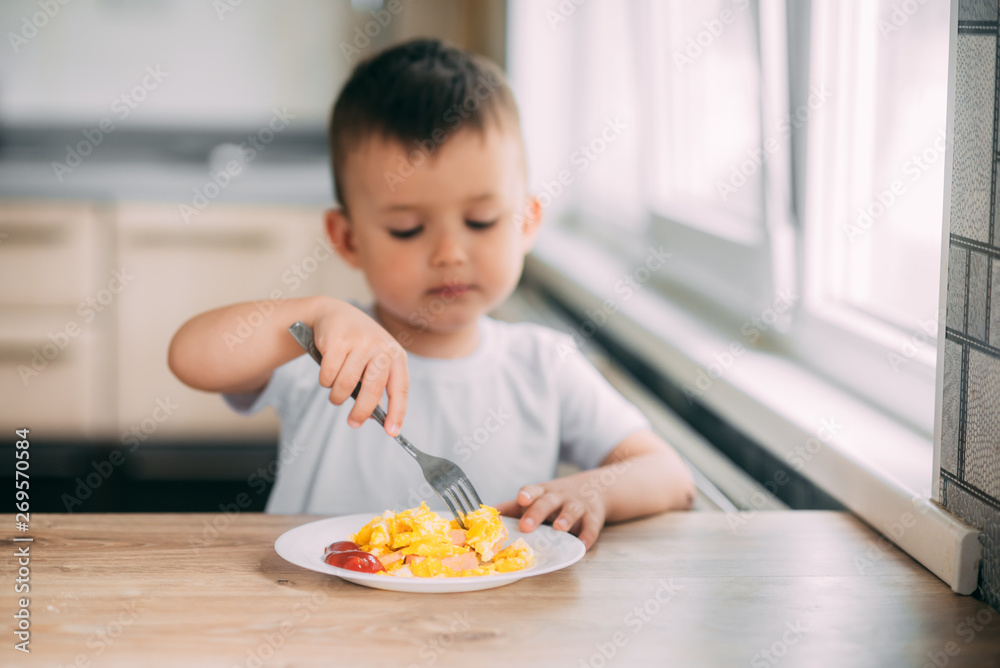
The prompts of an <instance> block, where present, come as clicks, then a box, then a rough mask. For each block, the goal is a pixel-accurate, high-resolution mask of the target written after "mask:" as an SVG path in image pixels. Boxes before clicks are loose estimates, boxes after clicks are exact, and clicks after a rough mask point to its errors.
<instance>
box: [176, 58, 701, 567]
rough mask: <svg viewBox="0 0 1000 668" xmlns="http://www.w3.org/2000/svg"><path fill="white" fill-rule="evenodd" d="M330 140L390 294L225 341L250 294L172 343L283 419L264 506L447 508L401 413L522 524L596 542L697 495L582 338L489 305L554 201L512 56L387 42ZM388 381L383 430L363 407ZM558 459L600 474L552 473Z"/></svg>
mask: <svg viewBox="0 0 1000 668" xmlns="http://www.w3.org/2000/svg"><path fill="white" fill-rule="evenodd" d="M330 150H331V157H332V161H333V173H334V189H335V194H336V197H337V200H338V201H339V203H340V208H339V209H333V210H331V211H328V212H327V214H326V230H327V233H328V235H329V238H330V241H331V243H332V244H333V246H334V247H335V248H336V249H337V252H338V253H339V255H340V257H342V258H343V259H344V261H346V262H347V263H348V264H350V265H351V266H353V267H356V268H359V269H361V270H362V271H363V272H364V274H365V277H366V279H367V281H368V284H369V285H370V287H371V290H372V292H373V293H374V295H375V301H374V303H373V304H370V305H358V304H352V303H348V302H345V301H341V300H337V299H333V298H330V297H325V296H317V297H305V298H301V299H286V300H283V301H280V302H278V303H277V304H276V305H275V309H274V311H273V313H272V314H271V316H270V317H269V318H268V319H267V320H266V321H265V322H264V323H263V324H261V325H260V326H259V327H257V328H256V329H255V330H254V332H253V334H252V335H251V336H250V338H249V339H247V340H246V341H245V342H244V343H243V344H242V345H241V346H239V347H237V348H235V349H234V350H229V349H228V348H227V346H226V344H225V341H224V335H225V333H226V332H231V331H233V330H234V329H235V327H236V326H237V323H238V322H239V321H240V320H241V319H242V318H244V317H246V316H247V315H249V313H250V312H251V310H253V309H254V308H255V306H254V305H253V304H251V303H244V304H235V305H232V306H227V307H224V308H220V309H217V310H214V311H209V312H207V313H203V314H201V315H199V316H197V317H195V318H193V319H191V320H190V321H188V322H187V323H185V324H184V326H183V327H181V329H180V330H179V331H178V332H177V333H176V335H175V336H174V339H173V341H172V342H171V345H170V354H169V362H170V368H171V370H172V371H173V372H174V373H175V374H176V375H177V377H178V378H180V379H181V380H182V381H183V382H184V383H186V384H188V385H190V386H191V387H194V388H197V389H201V390H207V391H211V392H220V393H222V394H223V396H224V398H225V399H226V401H227V402H228V403H229V404H230V405H231V406H232V407H233V408H234V409H235V410H237V411H240V412H244V413H255V412H257V411H259V410H260V409H262V408H263V407H264V406H267V405H271V406H274V408H275V410H277V412H278V415H279V416H280V417H281V438H280V448H279V470H278V475H277V479H276V482H275V485H274V488H273V490H272V492H271V496H270V498H269V499H268V503H267V511H268V512H276V513H318V514H347V513H355V512H380V511H382V510H385V509H389V508H394V509H396V510H401V509H403V508H405V507H411V506H414V505H418V504H419V501H420V499H421V498H424V499H427V500H428V501H430V502H431V505H432V506H435V505H436V506H438V507H441V508H443V505H442V504H440V503H434V501H435V500H436V497H435V496H434V494H433V492H432V491H431V489H430V488H429V486H427V485H426V483H424V481H423V479H422V476H421V474H420V469H419V467H418V466H417V465H416V463H415V462H414V461H413V460H412V458H411V457H410V456H409V455H408V454H407V453H406V452H404V451H403V449H402V448H400V447H399V446H398V445H397V444H396V443H394V442H393V441H392V439H391V438H389V437H387V436H386V434H388V435H389V436H395V435H396V434H398V433H399V432H400V428H401V426H402V424H403V417H404V415H405V416H406V432H405V433H406V436H407V438H409V439H410V440H412V441H413V443H414V444H415V445H416V446H417V447H419V448H421V449H423V450H424V451H425V452H427V453H429V454H433V455H438V456H441V457H446V458H448V459H451V460H453V461H456V462H457V463H458V464H459V465H460V466H461V467H462V468H463V470H464V471H465V472H466V473H467V474H468V476H469V478H470V479H471V480H472V483H473V484H474V485H475V486H476V489H477V490H478V492H479V495H480V496H481V497H482V499H483V502H484V503H486V504H489V505H493V506H496V507H497V508H499V509H500V511H501V512H502V513H504V514H506V515H510V516H514V517H520V518H521V519H520V528H521V530H523V531H532V530H534V529H535V528H536V527H537V526H538V525H539V524H540V523H541V522H544V521H546V520H554V523H553V527H554V528H555V529H557V530H563V531H572V532H573V533H575V534H578V535H579V537H580V539H581V540H582V541H583V542H584V544H585V545H586V546H587V548H588V549H589V548H590V547H591V546H592V545H593V544H594V541H595V540H596V539H597V536H598V534H599V533H600V531H601V528H602V527H603V526H604V523H605V522H615V521H621V520H627V519H631V518H634V517H639V516H642V515H648V514H651V513H657V512H660V511H665V510H670V509H685V508H689V507H690V505H691V503H692V500H693V498H694V485H693V483H692V480H691V476H690V473H689V472H688V470H687V468H686V467H685V466H684V464H683V462H682V461H681V459H680V458H679V457H678V455H677V454H676V453H675V452H674V450H673V449H672V448H670V446H668V445H667V444H666V443H664V442H663V441H662V440H661V439H660V438H659V437H657V436H656V435H655V434H654V433H653V432H652V431H651V430H650V428H649V422H648V421H647V419H646V418H645V416H643V414H642V413H641V412H639V410H638V409H637V408H636V407H635V406H633V405H632V404H630V403H629V402H628V401H626V400H625V399H624V398H623V397H622V396H621V395H620V394H619V393H618V392H617V391H615V390H614V388H612V387H611V386H610V385H609V384H608V382H607V381H606V380H605V379H604V378H603V377H602V376H601V375H600V374H599V373H598V372H597V370H596V369H594V368H593V366H592V365H590V363H589V362H588V361H587V360H586V358H584V357H583V356H582V355H581V354H579V353H570V354H567V353H566V351H567V350H569V349H570V348H569V347H572V346H573V343H572V339H571V338H570V337H568V336H566V335H564V334H561V333H557V332H555V331H553V330H550V329H548V328H545V327H542V326H539V325H536V324H531V323H516V324H512V323H506V322H502V321H497V320H494V319H492V318H490V317H488V316H487V315H486V314H487V313H489V312H490V311H491V310H492V309H494V308H495V307H496V306H498V305H499V304H500V303H501V302H503V301H504V300H505V299H506V298H507V297H508V296H509V295H510V294H511V292H513V290H514V288H515V286H516V284H517V282H518V278H519V277H520V275H521V271H522V268H523V263H524V256H525V255H526V254H527V253H528V251H529V250H530V248H531V246H532V244H533V242H534V240H535V236H536V233H537V231H538V226H539V224H540V223H541V213H542V212H541V207H540V204H539V202H538V200H537V199H535V198H533V197H531V196H529V195H528V193H527V190H526V187H527V186H526V182H527V176H526V170H525V154H524V147H523V144H522V139H521V131H520V119H519V116H518V111H517V106H516V103H515V101H514V98H513V95H512V93H511V91H510V89H509V88H508V86H507V84H506V82H505V80H504V77H503V74H502V72H501V71H500V70H499V68H497V67H496V66H495V65H493V64H492V63H490V62H489V61H487V60H485V59H483V58H481V57H479V56H475V55H472V54H468V53H465V52H463V51H460V50H457V49H454V48H451V47H448V46H445V45H443V44H441V43H440V42H438V41H435V40H416V41H412V42H408V43H405V44H402V45H400V46H397V47H395V48H392V49H389V50H388V51H385V52H383V53H381V54H378V55H376V56H375V57H373V58H372V59H370V60H368V61H366V62H362V63H360V64H359V65H358V66H357V68H356V69H355V71H354V73H353V74H352V76H351V78H350V80H349V81H348V82H347V84H346V85H345V86H344V89H343V90H342V91H341V93H340V96H339V98H338V99H337V102H336V104H335V105H334V109H333V114H332V118H331V123H330ZM298 320H301V321H303V322H305V323H306V324H308V325H309V326H310V327H312V328H313V331H314V333H315V338H316V345H317V348H318V349H319V351H320V352H321V353H322V354H323V364H322V366H321V367H319V369H317V366H316V363H315V362H314V361H313V360H312V358H311V357H309V356H308V355H305V354H304V353H303V351H302V349H301V348H300V347H299V345H298V344H297V343H296V342H295V340H294V339H293V338H292V337H291V335H290V334H289V332H288V327H289V326H290V325H291V324H292V323H294V322H296V321H298ZM359 380H361V390H360V392H359V394H358V398H357V400H356V401H350V402H348V401H347V399H348V398H349V397H350V396H351V392H352V391H353V390H354V388H355V386H356V385H357V383H358V381H359ZM383 392H385V393H387V395H388V402H387V419H386V423H385V434H383V433H382V431H381V429H380V428H379V426H378V424H377V423H376V422H375V421H374V420H370V421H369V420H368V418H369V416H370V415H371V412H372V410H373V409H374V408H375V406H376V405H377V404H379V402H380V401H381V400H382V398H383ZM345 423H347V424H348V425H350V428H348V427H347V426H346V425H345ZM560 459H562V460H567V461H570V462H573V463H575V464H577V465H578V466H580V468H581V469H583V471H582V472H580V473H577V474H575V475H572V476H567V477H563V478H558V479H552V478H553V476H554V475H555V471H556V465H557V463H558V461H559V460H560Z"/></svg>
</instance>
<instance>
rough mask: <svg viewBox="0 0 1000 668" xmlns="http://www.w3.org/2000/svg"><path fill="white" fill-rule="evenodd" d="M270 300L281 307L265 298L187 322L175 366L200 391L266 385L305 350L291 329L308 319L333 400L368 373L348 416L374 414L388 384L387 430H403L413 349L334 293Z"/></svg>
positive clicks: (173, 346) (174, 349)
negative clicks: (274, 373)
mask: <svg viewBox="0 0 1000 668" xmlns="http://www.w3.org/2000/svg"><path fill="white" fill-rule="evenodd" d="M268 305H269V306H273V311H271V312H270V313H269V314H264V313H263V312H262V311H261V310H260V305H259V303H253V302H244V303H241V304H233V305H232V306H224V307H222V308H219V309H215V310H213V311H208V312H206V313H202V314H201V315H198V316H195V317H194V318H192V319H191V320H189V321H187V322H186V323H184V325H183V326H182V327H181V328H180V329H179V330H178V331H177V333H176V334H175V335H174V338H173V340H172V341H171V342H170V351H169V354H168V363H169V365H170V370H171V371H173V372H174V375H176V376H177V377H178V378H179V379H180V380H181V381H182V382H183V383H185V384H187V385H189V386H191V387H193V388H195V389H198V390H206V391H209V392H222V393H230V394H242V393H249V392H255V391H258V390H260V389H262V388H263V387H264V386H265V385H267V382H268V380H270V378H271V372H272V371H274V370H275V369H277V368H278V367H279V366H281V365H282V364H285V363H286V362H289V361H291V360H293V359H295V358H296V357H299V356H300V355H302V354H303V350H302V348H301V347H300V346H299V344H298V343H297V342H296V341H295V339H294V338H292V335H291V334H289V332H288V328H289V327H290V326H291V325H293V324H294V323H295V322H297V321H299V320H301V321H302V322H304V323H306V324H307V325H309V326H310V327H312V329H313V334H314V336H315V340H316V347H317V348H318V349H319V351H320V352H321V353H322V354H323V364H322V366H321V367H320V371H319V383H320V385H322V386H323V387H329V388H331V391H330V401H331V402H333V403H334V404H336V405H338V406H339V405H340V404H342V403H344V401H346V400H347V398H348V397H350V396H351V392H353V391H354V388H355V386H356V385H357V384H358V380H360V379H361V378H362V374H364V382H363V384H362V386H361V391H360V392H359V393H358V398H357V400H356V401H355V403H354V406H353V408H352V409H351V412H350V415H349V416H348V422H349V423H350V424H351V426H354V427H358V426H361V424H362V423H363V422H364V421H365V420H366V419H368V418H369V417H371V413H372V411H373V410H374V409H375V406H376V405H378V403H379V401H380V400H381V399H382V392H383V390H388V393H389V405H388V408H387V410H386V415H387V418H386V421H385V428H386V432H387V433H388V434H389V435H390V436H395V435H396V434H398V433H399V425H401V424H402V422H403V415H404V413H405V412H406V393H407V389H408V386H409V378H408V375H407V370H406V353H405V351H404V350H403V348H402V346H400V345H399V343H398V342H397V341H396V340H395V339H394V338H393V337H392V335H391V334H389V333H388V332H387V331H385V329H383V328H382V327H381V326H380V325H379V324H378V323H377V322H375V321H374V320H373V319H372V318H370V317H368V315H367V314H365V313H364V312H363V311H361V310H360V309H358V308H356V307H354V306H353V305H351V304H348V303H347V302H343V301H340V300H338V299H333V298H330V297H323V296H319V297H303V298H300V299H282V300H277V301H274V302H268ZM261 318H262V320H261ZM258 321H260V322H259V324H256V325H255V324H254V323H258ZM246 329H249V332H247V331H245V330H246Z"/></svg>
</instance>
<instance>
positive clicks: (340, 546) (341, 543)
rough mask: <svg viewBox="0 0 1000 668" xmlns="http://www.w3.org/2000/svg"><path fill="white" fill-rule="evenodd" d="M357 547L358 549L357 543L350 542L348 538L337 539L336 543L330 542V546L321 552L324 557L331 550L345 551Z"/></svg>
mask: <svg viewBox="0 0 1000 668" xmlns="http://www.w3.org/2000/svg"><path fill="white" fill-rule="evenodd" d="M357 549H359V548H358V544H357V543H352V542H351V541H349V540H338V541H337V542H336V543H330V546H329V547H327V548H326V550H325V551H324V552H323V556H324V557H325V556H326V555H328V554H330V553H331V552H347V551H348V550H357Z"/></svg>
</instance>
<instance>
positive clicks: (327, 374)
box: [319, 343, 349, 401]
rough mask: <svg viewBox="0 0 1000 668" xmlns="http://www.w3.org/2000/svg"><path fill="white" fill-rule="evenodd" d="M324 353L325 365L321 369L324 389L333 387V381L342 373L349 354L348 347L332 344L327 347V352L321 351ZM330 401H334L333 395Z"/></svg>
mask: <svg viewBox="0 0 1000 668" xmlns="http://www.w3.org/2000/svg"><path fill="white" fill-rule="evenodd" d="M320 352H321V353H323V363H322V364H320V367H319V384H320V385H322V386H323V387H329V388H332V387H333V381H335V380H337V374H338V373H340V368H341V367H342V366H344V360H345V359H347V353H348V352H349V351H348V349H347V347H346V346H344V345H342V344H340V343H332V344H330V345H329V346H327V348H326V350H321V351H320ZM330 400H331V401H332V400H333V395H332V394H331V395H330Z"/></svg>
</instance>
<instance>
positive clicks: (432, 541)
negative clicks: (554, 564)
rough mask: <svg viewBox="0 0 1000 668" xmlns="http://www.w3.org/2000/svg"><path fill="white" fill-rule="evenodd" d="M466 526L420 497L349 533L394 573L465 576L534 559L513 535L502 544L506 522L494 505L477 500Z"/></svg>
mask: <svg viewBox="0 0 1000 668" xmlns="http://www.w3.org/2000/svg"><path fill="white" fill-rule="evenodd" d="M465 521H466V526H468V530H465V529H462V528H461V527H460V526H459V525H458V522H457V521H456V520H451V521H448V520H445V519H443V518H442V517H441V516H440V515H438V514H437V513H435V512H433V511H432V510H431V509H430V508H428V507H427V504H426V503H423V502H422V503H421V504H420V506H419V507H418V508H410V509H409V510H404V511H402V512H399V513H393V512H392V511H389V510H387V511H385V512H384V513H382V514H381V515H380V516H378V517H376V518H374V519H372V521H370V522H369V523H368V524H366V525H365V526H363V527H361V529H360V530H359V531H358V532H357V533H355V534H353V535H352V536H350V540H351V541H352V542H354V543H356V544H357V545H358V548H359V549H361V550H363V551H365V552H369V553H371V554H373V555H375V556H376V557H378V559H379V561H380V562H382V566H383V567H384V568H385V574H386V575H394V576H397V577H424V578H433V577H469V576H478V575H491V574H494V573H509V572H511V571H516V570H521V569H523V568H527V567H528V566H530V565H531V564H532V563H533V561H534V554H533V552H532V550H531V547H530V546H529V545H528V544H527V543H526V542H524V539H522V538H518V539H517V541H516V542H515V543H514V544H513V545H511V546H510V547H508V548H506V549H501V548H502V547H503V543H504V541H505V540H507V536H508V534H507V528H506V527H505V526H504V525H503V520H502V519H501V518H500V513H499V511H497V509H496V508H493V507H491V506H487V505H482V506H480V507H479V510H476V511H474V512H472V513H469V514H468V515H466V516H465Z"/></svg>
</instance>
